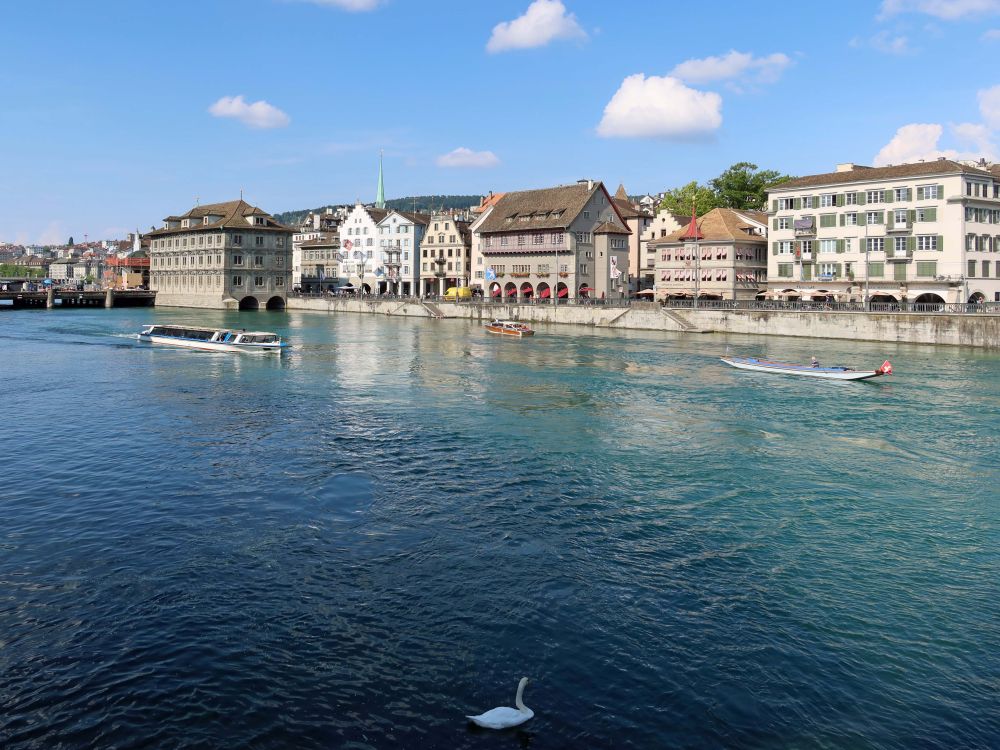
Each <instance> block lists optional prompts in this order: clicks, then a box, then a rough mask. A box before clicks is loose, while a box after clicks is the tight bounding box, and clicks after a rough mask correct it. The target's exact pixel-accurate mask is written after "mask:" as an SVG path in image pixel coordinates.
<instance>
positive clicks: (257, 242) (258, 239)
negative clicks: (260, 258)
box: [253, 234, 264, 247]
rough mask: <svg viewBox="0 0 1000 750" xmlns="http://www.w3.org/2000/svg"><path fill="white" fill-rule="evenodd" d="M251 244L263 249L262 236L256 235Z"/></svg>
mask: <svg viewBox="0 0 1000 750" xmlns="http://www.w3.org/2000/svg"><path fill="white" fill-rule="evenodd" d="M253 244H254V246H255V247H264V235H262V234H258V235H256V236H255V237H254V238H253Z"/></svg>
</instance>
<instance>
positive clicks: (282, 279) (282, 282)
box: [274, 276, 285, 286]
mask: <svg viewBox="0 0 1000 750" xmlns="http://www.w3.org/2000/svg"><path fill="white" fill-rule="evenodd" d="M274 285H275V286H284V285H285V277H284V276H276V277H275V278H274Z"/></svg>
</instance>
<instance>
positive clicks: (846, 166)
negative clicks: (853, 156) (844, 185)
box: [837, 161, 855, 172]
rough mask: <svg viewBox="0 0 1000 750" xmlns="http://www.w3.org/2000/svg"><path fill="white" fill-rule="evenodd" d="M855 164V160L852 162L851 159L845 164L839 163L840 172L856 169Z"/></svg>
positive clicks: (838, 169)
mask: <svg viewBox="0 0 1000 750" xmlns="http://www.w3.org/2000/svg"><path fill="white" fill-rule="evenodd" d="M854 166H855V165H854V162H851V161H848V162H844V163H843V164H838V165H837V171H838V172H853V171H854Z"/></svg>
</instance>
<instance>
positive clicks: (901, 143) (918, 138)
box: [874, 123, 997, 167]
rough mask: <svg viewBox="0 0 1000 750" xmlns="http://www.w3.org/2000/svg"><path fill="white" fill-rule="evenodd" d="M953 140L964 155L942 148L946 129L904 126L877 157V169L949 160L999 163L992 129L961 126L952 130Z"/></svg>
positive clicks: (936, 126) (934, 125) (972, 125)
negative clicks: (916, 162) (941, 144)
mask: <svg viewBox="0 0 1000 750" xmlns="http://www.w3.org/2000/svg"><path fill="white" fill-rule="evenodd" d="M950 130H951V134H952V136H953V137H954V138H955V139H956V140H957V141H958V142H960V143H961V144H962V145H963V146H965V147H966V150H964V151H960V150H958V149H954V148H945V149H943V148H940V145H939V144H940V141H941V137H942V136H943V135H944V126H943V125H939V124H937V123H913V124H911V125H904V126H903V127H901V128H900V129H899V130H897V131H896V135H894V136H893V138H892V140H891V141H889V142H888V143H887V144H886V145H885V146H883V147H882V149H881V150H880V151H879V152H878V154H876V155H875V159H874V164H875V166H876V167H884V166H886V165H887V164H909V163H912V162H915V161H921V160H923V161H933V160H934V159H939V158H941V157H944V158H945V159H961V160H972V159H980V158H986V159H989V160H990V161H995V160H996V158H997V156H996V154H997V148H996V145H995V144H994V143H993V141H992V137H993V134H992V132H991V131H990V129H989V128H987V127H986V126H984V125H979V124H976V123H961V124H959V125H952V126H950Z"/></svg>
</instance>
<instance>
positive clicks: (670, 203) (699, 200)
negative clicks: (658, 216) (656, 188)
mask: <svg viewBox="0 0 1000 750" xmlns="http://www.w3.org/2000/svg"><path fill="white" fill-rule="evenodd" d="M692 201H694V205H695V210H696V211H697V212H698V215H699V216H702V215H704V214H706V213H708V212H709V211H711V210H712V209H713V208H717V207H718V206H719V199H718V196H717V195H716V194H715V191H714V190H712V188H710V187H708V186H707V185H699V184H698V183H697V182H696V181H692V182H689V183H688V184H687V185H684V186H683V187H679V188H674V189H673V190H668V191H667V192H666V194H665V195H664V196H663V200H662V201H661V202H660V209H661V210H667V211H670V212H671V213H675V214H684V215H686V216H690V215H691V202H692Z"/></svg>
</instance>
